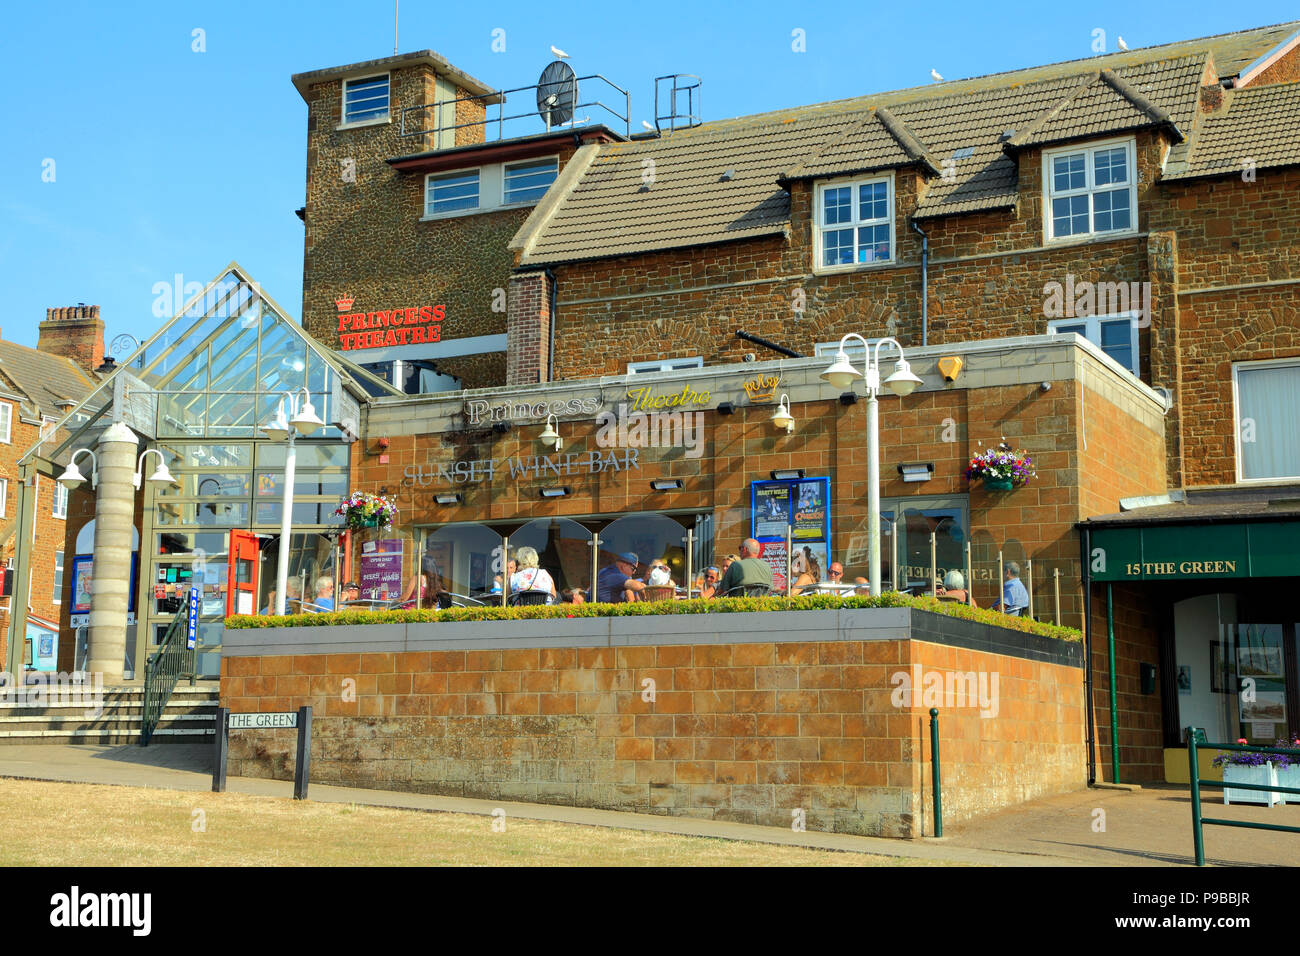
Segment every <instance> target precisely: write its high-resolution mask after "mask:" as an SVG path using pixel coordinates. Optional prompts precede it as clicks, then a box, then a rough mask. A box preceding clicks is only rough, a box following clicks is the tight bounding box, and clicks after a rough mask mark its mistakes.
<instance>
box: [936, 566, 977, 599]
mask: <svg viewBox="0 0 1300 956" xmlns="http://www.w3.org/2000/svg"><path fill="white" fill-rule="evenodd" d="M939 593H940V594H942V595H943V596H944V597H946V598H951V599H952V600H955V601H960V602H961V603H962V604H969V605H970V606H971V607H979V605H978V604H976V603H975V596H974V595H973V594H971V593H970V591H968V590H966V579H965V577H963V576H962V573H961V572H960V571H957V570H955V569H954V570H952V571H949V572H948V573H947V574H945V575H944V576H943V587H941V588H939Z"/></svg>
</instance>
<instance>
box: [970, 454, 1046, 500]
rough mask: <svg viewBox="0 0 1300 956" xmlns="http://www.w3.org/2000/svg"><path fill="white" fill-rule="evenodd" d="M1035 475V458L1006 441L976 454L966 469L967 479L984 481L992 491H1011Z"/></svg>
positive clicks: (985, 485) (986, 486)
mask: <svg viewBox="0 0 1300 956" xmlns="http://www.w3.org/2000/svg"><path fill="white" fill-rule="evenodd" d="M1034 477H1037V473H1036V472H1035V471H1034V460H1033V459H1032V458H1030V457H1029V456H1028V455H1026V454H1025V453H1024V452H1021V451H1012V450H1011V446H1010V445H1008V444H1007V443H1006V442H1003V443H1002V444H1001V445H999V446H998V447H997V448H990V449H988V450H987V451H981V452H979V453H977V454H976V455H974V456H973V457H972V458H971V460H970V465H969V466H968V467H967V469H966V480H967V481H972V482H974V481H982V482H984V487H985V488H987V489H989V490H990V491H1010V490H1011V489H1012V488H1019V487H1020V486H1021V485H1023V484H1024V483H1025V482H1027V481H1028V480H1029V479H1030V478H1034Z"/></svg>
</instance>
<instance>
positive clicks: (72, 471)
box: [58, 448, 99, 491]
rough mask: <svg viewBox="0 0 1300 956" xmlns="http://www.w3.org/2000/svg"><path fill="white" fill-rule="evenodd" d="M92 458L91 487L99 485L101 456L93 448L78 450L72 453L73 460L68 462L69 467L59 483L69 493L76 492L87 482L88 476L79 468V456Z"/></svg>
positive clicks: (60, 477) (59, 478)
mask: <svg viewBox="0 0 1300 956" xmlns="http://www.w3.org/2000/svg"><path fill="white" fill-rule="evenodd" d="M78 455H89V456H90V487H91V488H94V487H95V486H96V485H98V484H99V456H97V455H96V454H95V452H94V449H91V448H78V449H77V450H76V451H74V452H73V453H72V458H71V459H69V460H68V467H67V468H65V469H64V470H63V474H61V475H59V477H58V482H59V484H61V485H62V486H63V487H64V488H67V489H68V490H69V491H76V490H77V489H78V488H80V487H81V486H82V485H83V484H84V483H85V481H86V476H85V475H83V474H82V473H81V471H80V470H79V469H78V468H77V456H78Z"/></svg>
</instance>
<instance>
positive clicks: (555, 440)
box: [537, 415, 564, 451]
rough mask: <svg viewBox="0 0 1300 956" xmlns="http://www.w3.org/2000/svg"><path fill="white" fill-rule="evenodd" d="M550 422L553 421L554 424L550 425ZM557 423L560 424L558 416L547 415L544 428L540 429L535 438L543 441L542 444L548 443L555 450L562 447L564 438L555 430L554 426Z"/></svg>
mask: <svg viewBox="0 0 1300 956" xmlns="http://www.w3.org/2000/svg"><path fill="white" fill-rule="evenodd" d="M552 422H554V423H555V424H554V425H552V424H551V423H552ZM559 424H560V420H559V419H558V418H556V417H555V416H554V415H547V416H546V428H545V429H544V430H543V431H542V433H541V434H540V435H538V436H537V440H538V441H540V442H543V443H544V444H547V445H550V446H551V447H552V448H554V449H555V450H556V451H559V450H560V449H561V448H563V447H564V439H563V438H561V437H560V433H559V432H558V431H556V430H555V429H556V427H557V426H559Z"/></svg>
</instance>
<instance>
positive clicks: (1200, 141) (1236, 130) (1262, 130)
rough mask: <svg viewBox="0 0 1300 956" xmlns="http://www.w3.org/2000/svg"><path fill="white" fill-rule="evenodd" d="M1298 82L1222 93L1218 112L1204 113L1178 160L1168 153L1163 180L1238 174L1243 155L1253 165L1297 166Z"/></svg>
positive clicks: (1299, 155)
mask: <svg viewBox="0 0 1300 956" xmlns="http://www.w3.org/2000/svg"><path fill="white" fill-rule="evenodd" d="M1297 129H1300V83H1278V84H1275V85H1271V86H1257V87H1247V88H1246V89H1244V90H1229V91H1227V92H1225V93H1224V103H1223V107H1222V108H1221V109H1220V111H1219V112H1218V113H1216V114H1214V115H1210V116H1205V117H1203V118H1202V120H1201V129H1200V132H1199V133H1198V134H1197V137H1196V140H1195V142H1194V143H1193V144H1192V145H1191V148H1190V149H1189V150H1188V151H1187V155H1186V157H1185V158H1184V159H1183V161H1182V162H1179V163H1177V164H1175V163H1174V162H1173V157H1171V161H1170V162H1169V163H1167V164H1166V166H1165V175H1164V178H1165V179H1192V178H1194V177H1197V176H1218V175H1222V174H1224V173H1240V172H1242V170H1243V169H1244V166H1245V163H1246V161H1247V160H1250V161H1251V162H1252V163H1253V164H1254V168H1256V169H1267V168H1268V167H1271V166H1273V167H1275V166H1296V165H1300V135H1297V133H1296V130H1297Z"/></svg>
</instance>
